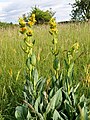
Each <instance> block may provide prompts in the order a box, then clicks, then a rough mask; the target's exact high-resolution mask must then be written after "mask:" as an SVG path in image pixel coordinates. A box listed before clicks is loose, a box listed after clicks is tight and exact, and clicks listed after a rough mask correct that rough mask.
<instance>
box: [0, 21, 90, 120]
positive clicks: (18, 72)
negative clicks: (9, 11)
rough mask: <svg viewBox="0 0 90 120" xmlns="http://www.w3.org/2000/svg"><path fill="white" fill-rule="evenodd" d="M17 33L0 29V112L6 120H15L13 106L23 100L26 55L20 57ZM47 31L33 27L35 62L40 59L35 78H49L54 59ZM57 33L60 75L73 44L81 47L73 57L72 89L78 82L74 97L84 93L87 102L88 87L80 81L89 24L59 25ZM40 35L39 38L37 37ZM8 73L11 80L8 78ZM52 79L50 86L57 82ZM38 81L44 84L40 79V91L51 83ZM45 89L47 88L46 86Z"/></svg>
mask: <svg viewBox="0 0 90 120" xmlns="http://www.w3.org/2000/svg"><path fill="white" fill-rule="evenodd" d="M18 31H19V29H18V27H14V28H13V27H10V28H6V29H4V28H2V29H0V36H1V38H0V111H2V113H1V115H2V116H3V118H4V119H5V120H16V119H15V117H14V112H15V107H16V106H17V105H18V106H20V105H21V104H20V103H22V100H23V99H24V98H22V90H23V86H24V83H25V77H24V75H25V74H26V73H25V71H24V69H25V67H26V65H25V60H26V55H25V54H23V51H22V49H21V46H20V44H21V43H22V44H23V41H22V39H23V36H21V35H20V34H19V33H18ZM48 31H49V27H48V26H46V25H43V26H41V25H40V26H34V38H35V40H36V41H35V46H34V51H35V53H36V59H38V57H39V59H38V60H40V61H37V65H36V66H37V69H38V72H39V75H38V76H42V75H43V76H47V77H49V76H48V75H49V74H50V69H52V66H53V57H52V54H51V52H50V51H51V49H50V48H51V41H50V40H51V36H50V35H49V33H48ZM58 32H59V34H58V38H59V41H58V44H57V47H58V48H59V56H58V59H60V71H59V72H60V73H61V70H62V69H64V68H66V67H64V66H63V64H65V63H64V61H63V60H64V59H65V58H66V61H68V60H67V57H66V56H65V55H66V51H67V50H70V48H71V46H72V44H74V43H75V42H76V41H78V42H79V43H80V48H79V51H78V52H77V53H75V55H74V58H73V59H74V61H75V63H74V69H73V72H74V76H73V83H74V84H75V86H76V84H77V83H78V82H80V83H81V84H80V85H79V88H78V89H77V95H79V96H82V94H85V97H88V98H89V99H90V87H89V86H88V85H87V84H86V83H83V84H82V81H83V80H85V72H84V67H85V66H86V65H89V63H90V54H89V53H90V34H89V23H78V24H76V23H74V24H72V23H71V24H60V25H58ZM40 33H41V35H42V36H41V35H39V34H40ZM11 70H12V77H11V76H10V71H11ZM53 72H54V71H53ZM65 72H67V71H65ZM62 74H63V73H62ZM62 74H61V76H62ZM63 77H64V76H63ZM54 78H55V77H53V79H52V86H54V80H56V79H54ZM39 79H41V81H42V80H43V82H41V81H40V80H39V82H38V89H39V90H40V91H43V85H44V84H45V83H46V82H45V81H48V84H51V82H49V81H50V80H51V78H50V80H49V78H48V79H47V80H45V79H46V78H45V79H43V78H39ZM61 79H62V77H61ZM55 83H56V81H55ZM62 83H63V80H62V82H60V86H61V85H62ZM41 84H42V87H41ZM57 84H58V83H57ZM47 89H49V85H48V87H47ZM53 92H54V89H53V90H52V91H51V92H50V96H51V97H50V98H52V96H53V95H52V94H53ZM44 95H45V92H44ZM7 96H8V97H7ZM42 96H43V95H42ZM76 97H77V96H76ZM39 99H40V98H38V99H37V102H36V104H37V105H38V104H39ZM49 101H50V100H49ZM25 106H26V104H25ZM38 106H39V105H38ZM41 106H42V104H41ZM36 108H37V107H36ZM36 108H35V109H36ZM89 108H90V104H89ZM55 115H57V116H58V117H59V115H58V111H57V110H55V111H54V115H53V117H54V118H55ZM28 116H29V113H28ZM60 119H61V118H60ZM89 119H90V118H89ZM32 120H33V119H32Z"/></svg>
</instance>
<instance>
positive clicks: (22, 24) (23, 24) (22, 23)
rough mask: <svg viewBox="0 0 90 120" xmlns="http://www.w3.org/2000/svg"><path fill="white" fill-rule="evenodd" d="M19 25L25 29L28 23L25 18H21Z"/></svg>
mask: <svg viewBox="0 0 90 120" xmlns="http://www.w3.org/2000/svg"><path fill="white" fill-rule="evenodd" d="M19 25H20V26H21V27H25V25H26V22H25V21H24V20H23V18H20V19H19Z"/></svg>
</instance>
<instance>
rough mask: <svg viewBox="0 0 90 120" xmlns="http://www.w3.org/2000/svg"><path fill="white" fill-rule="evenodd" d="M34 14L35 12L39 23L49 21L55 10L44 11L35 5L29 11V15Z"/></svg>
mask: <svg viewBox="0 0 90 120" xmlns="http://www.w3.org/2000/svg"><path fill="white" fill-rule="evenodd" d="M32 14H35V18H36V21H37V24H43V23H47V22H49V21H50V19H51V18H52V17H53V16H54V14H55V12H53V11H52V10H46V11H43V10H41V9H40V8H38V7H36V6H35V7H33V8H32V11H31V12H30V13H29V16H31V15H32Z"/></svg>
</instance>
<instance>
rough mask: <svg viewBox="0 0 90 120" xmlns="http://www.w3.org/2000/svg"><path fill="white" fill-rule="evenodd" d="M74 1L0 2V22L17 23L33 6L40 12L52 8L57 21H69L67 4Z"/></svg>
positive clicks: (11, 0) (27, 0) (69, 7)
mask: <svg viewBox="0 0 90 120" xmlns="http://www.w3.org/2000/svg"><path fill="white" fill-rule="evenodd" d="M74 1H75V0H0V21H4V22H14V23H17V21H18V18H19V17H20V16H21V15H22V14H24V13H28V12H29V11H30V10H31V7H34V6H35V5H36V6H37V7H39V8H40V9H42V10H48V9H50V8H52V11H55V12H56V14H55V17H56V20H57V21H66V20H70V13H71V10H72V7H71V5H70V4H69V3H71V4H72V3H74Z"/></svg>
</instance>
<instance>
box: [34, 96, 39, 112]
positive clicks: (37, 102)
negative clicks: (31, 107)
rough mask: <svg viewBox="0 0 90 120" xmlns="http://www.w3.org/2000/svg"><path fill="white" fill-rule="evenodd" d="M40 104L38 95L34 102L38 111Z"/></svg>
mask: <svg viewBox="0 0 90 120" xmlns="http://www.w3.org/2000/svg"><path fill="white" fill-rule="evenodd" d="M39 105H40V96H39V97H38V98H37V100H36V102H35V111H36V112H38V107H39Z"/></svg>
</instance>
